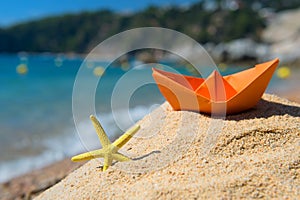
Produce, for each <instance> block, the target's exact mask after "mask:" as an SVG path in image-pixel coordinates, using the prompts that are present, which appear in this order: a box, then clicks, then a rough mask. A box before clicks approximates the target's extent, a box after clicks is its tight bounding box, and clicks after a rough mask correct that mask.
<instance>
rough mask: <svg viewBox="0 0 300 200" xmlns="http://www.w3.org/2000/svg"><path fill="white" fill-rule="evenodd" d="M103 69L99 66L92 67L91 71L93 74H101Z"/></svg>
mask: <svg viewBox="0 0 300 200" xmlns="http://www.w3.org/2000/svg"><path fill="white" fill-rule="evenodd" d="M104 71H105V70H104V68H103V67H101V66H99V67H95V68H94V71H93V73H94V75H95V76H102V75H103V74H104Z"/></svg>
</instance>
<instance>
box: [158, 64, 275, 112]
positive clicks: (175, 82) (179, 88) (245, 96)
mask: <svg viewBox="0 0 300 200" xmlns="http://www.w3.org/2000/svg"><path fill="white" fill-rule="evenodd" d="M278 63H279V59H274V60H272V61H269V62H265V63H262V64H257V65H255V67H253V68H250V69H247V70H244V71H241V72H238V73H235V74H231V75H228V76H224V77H222V76H221V75H220V74H219V73H218V72H217V71H216V70H215V71H213V72H212V73H211V75H210V76H209V77H208V78H206V79H203V78H197V77H192V76H184V75H181V74H175V73H171V72H166V71H162V70H158V69H154V68H153V69H152V70H153V74H152V75H153V78H154V80H155V81H156V83H157V85H158V88H159V90H160V92H161V93H162V94H163V96H164V97H165V98H166V100H167V101H168V102H169V103H170V105H171V106H172V108H173V109H174V110H191V111H197V112H203V113H209V114H210V113H214V114H234V113H238V112H242V111H245V110H248V109H250V108H252V107H254V106H255V105H256V104H257V103H258V101H259V100H260V98H261V96H262V95H263V93H264V91H265V90H266V88H267V86H268V83H269V82H270V80H271V78H272V75H273V73H274V71H275V69H276V67H277V65H278Z"/></svg>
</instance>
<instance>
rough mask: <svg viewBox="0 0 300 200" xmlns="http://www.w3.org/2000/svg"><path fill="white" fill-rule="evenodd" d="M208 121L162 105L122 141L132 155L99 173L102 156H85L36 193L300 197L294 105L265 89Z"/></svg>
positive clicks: (298, 109) (298, 116) (298, 118)
mask: <svg viewBox="0 0 300 200" xmlns="http://www.w3.org/2000/svg"><path fill="white" fill-rule="evenodd" d="M212 120H213V119H212V118H210V117H209V116H206V115H202V114H199V113H195V112H188V111H176V112H175V111H172V109H171V108H170V106H169V105H168V104H167V103H164V104H163V105H162V106H161V107H159V108H158V109H157V110H155V111H153V112H152V113H151V114H149V115H147V116H145V117H144V118H143V119H142V120H141V121H139V122H138V124H140V125H141V127H142V128H141V130H140V131H139V132H138V133H137V136H136V137H134V138H132V139H131V140H130V141H129V142H128V143H127V144H126V145H125V146H124V148H123V152H122V153H124V154H126V155H129V156H130V157H131V158H133V161H130V162H126V163H115V164H114V165H113V166H112V167H110V168H109V169H108V170H107V171H106V172H104V173H103V172H101V168H100V166H101V161H99V160H92V161H89V162H87V163H86V164H84V165H83V166H82V167H80V168H79V169H77V170H75V171H74V172H72V173H70V174H69V175H68V176H67V177H66V178H64V179H63V180H61V181H58V183H57V184H56V185H54V186H53V187H50V188H49V189H47V190H46V191H45V192H43V193H41V194H40V195H39V196H37V198H36V199H99V198H102V199H106V198H114V199H141V198H142V199H192V198H196V199H197V198H198V199H202V198H219V199H240V198H266V199H270V198H279V199H297V198H299V197H300V193H299V191H300V188H299V186H300V176H299V169H300V168H299V165H300V162H299V160H300V157H299V155H300V140H299V138H300V105H299V104H298V103H294V102H291V101H288V100H287V99H284V98H280V97H277V96H274V95H268V94H265V95H264V96H263V100H261V101H260V102H259V103H258V105H257V106H256V108H254V109H252V110H249V111H247V112H244V113H241V114H237V115H231V116H227V117H226V119H223V120H221V121H222V126H221V131H218V130H212V132H211V131H208V130H210V129H209V128H210V124H211V122H212ZM217 120H220V119H217ZM160 121H164V122H167V123H160ZM183 121H184V122H185V121H188V122H189V123H188V124H186V123H182V122H183ZM149 122H151V125H149ZM178 130H180V131H178ZM207 133H212V134H213V133H217V135H215V136H217V137H208V136H207ZM152 135H153V136H152ZM173 141H176V142H177V143H176V144H177V145H174V142H173ZM178 141H179V142H178ZM166 155H171V157H170V156H166ZM153 161H157V162H153Z"/></svg>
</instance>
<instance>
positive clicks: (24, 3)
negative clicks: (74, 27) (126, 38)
mask: <svg viewBox="0 0 300 200" xmlns="http://www.w3.org/2000/svg"><path fill="white" fill-rule="evenodd" d="M197 1H199V0H127V1H125V0H1V3H0V26H1V27H7V26H10V25H13V24H16V23H20V22H24V21H30V20H33V19H39V18H42V17H46V16H51V15H60V14H64V13H77V12H81V11H93V10H100V9H105V8H106V9H111V10H114V11H116V12H134V11H138V10H142V9H144V8H145V7H147V6H149V5H157V6H168V5H179V6H188V5H190V4H192V3H194V2H197Z"/></svg>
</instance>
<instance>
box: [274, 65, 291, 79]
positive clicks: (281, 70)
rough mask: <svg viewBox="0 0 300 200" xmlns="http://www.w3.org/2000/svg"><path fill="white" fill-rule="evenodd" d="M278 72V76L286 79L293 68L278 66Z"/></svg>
mask: <svg viewBox="0 0 300 200" xmlns="http://www.w3.org/2000/svg"><path fill="white" fill-rule="evenodd" d="M276 74H277V77H278V78H281V79H286V78H288V77H289V76H290V75H291V70H290V68H289V67H287V66H283V67H280V68H278V70H277V72H276Z"/></svg>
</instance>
